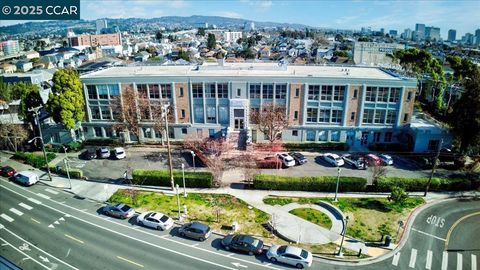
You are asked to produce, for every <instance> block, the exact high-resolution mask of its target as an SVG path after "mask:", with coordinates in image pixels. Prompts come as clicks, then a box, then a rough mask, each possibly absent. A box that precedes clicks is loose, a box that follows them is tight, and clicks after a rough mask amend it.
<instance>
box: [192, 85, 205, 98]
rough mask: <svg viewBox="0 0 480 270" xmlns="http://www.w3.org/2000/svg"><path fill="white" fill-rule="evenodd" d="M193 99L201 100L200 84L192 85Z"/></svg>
mask: <svg viewBox="0 0 480 270" xmlns="http://www.w3.org/2000/svg"><path fill="white" fill-rule="evenodd" d="M192 95H193V98H203V85H202V84H201V83H192Z"/></svg>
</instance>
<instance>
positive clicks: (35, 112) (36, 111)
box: [28, 107, 53, 181]
mask: <svg viewBox="0 0 480 270" xmlns="http://www.w3.org/2000/svg"><path fill="white" fill-rule="evenodd" d="M40 108H41V107H36V108H31V109H29V110H28V111H30V112H33V114H34V115H35V121H36V122H37V125H38V133H39V135H40V136H39V138H40V140H41V142H42V152H43V157H44V158H45V164H46V165H47V173H48V179H50V181H53V180H52V174H51V173H50V166H48V159H47V152H45V143H44V142H43V135H42V126H41V125H40V120H38V112H39V111H40Z"/></svg>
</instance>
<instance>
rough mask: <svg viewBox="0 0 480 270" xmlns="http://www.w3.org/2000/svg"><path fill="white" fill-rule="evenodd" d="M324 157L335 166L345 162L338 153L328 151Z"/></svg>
mask: <svg viewBox="0 0 480 270" xmlns="http://www.w3.org/2000/svg"><path fill="white" fill-rule="evenodd" d="M323 159H325V161H327V162H328V163H330V164H332V166H335V167H340V166H343V165H344V164H345V161H343V159H342V158H341V157H340V156H339V155H337V154H332V153H326V154H324V155H323Z"/></svg>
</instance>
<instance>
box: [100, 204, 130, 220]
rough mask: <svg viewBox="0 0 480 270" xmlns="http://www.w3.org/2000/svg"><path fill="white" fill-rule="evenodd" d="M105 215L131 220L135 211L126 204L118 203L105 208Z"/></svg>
mask: <svg viewBox="0 0 480 270" xmlns="http://www.w3.org/2000/svg"><path fill="white" fill-rule="evenodd" d="M103 213H104V214H105V215H109V216H112V217H117V218H122V219H125V218H131V217H132V216H133V215H134V214H135V209H133V208H131V207H130V206H128V205H126V204H123V203H117V204H115V205H107V206H105V207H104V208H103Z"/></svg>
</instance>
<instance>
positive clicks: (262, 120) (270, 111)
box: [250, 103, 289, 143]
mask: <svg viewBox="0 0 480 270" xmlns="http://www.w3.org/2000/svg"><path fill="white" fill-rule="evenodd" d="M250 118H251V121H252V123H254V124H256V125H257V128H258V130H260V131H261V132H262V133H263V134H265V136H266V137H267V140H268V141H270V142H271V143H273V142H275V141H277V140H279V139H281V138H282V132H283V130H285V129H286V128H287V127H288V124H289V123H288V116H287V113H286V111H285V107H282V106H278V105H275V104H272V103H268V104H266V105H264V106H262V108H261V110H253V111H252V112H251V113H250Z"/></svg>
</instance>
